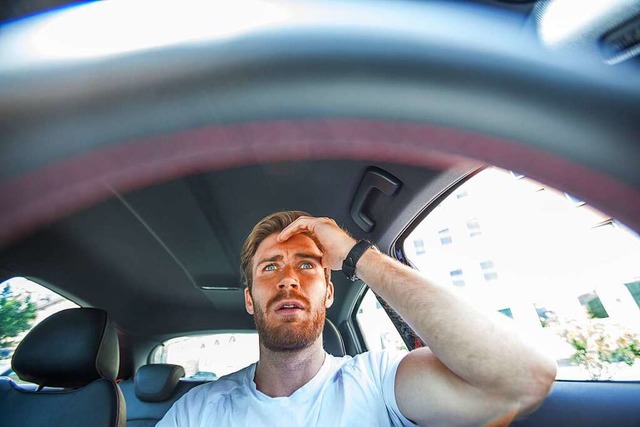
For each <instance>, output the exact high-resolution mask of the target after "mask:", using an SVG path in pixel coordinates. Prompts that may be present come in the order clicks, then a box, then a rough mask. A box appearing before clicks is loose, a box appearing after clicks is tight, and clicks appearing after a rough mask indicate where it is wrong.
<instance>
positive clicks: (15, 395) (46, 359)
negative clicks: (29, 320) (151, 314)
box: [0, 308, 126, 427]
mask: <svg viewBox="0 0 640 427" xmlns="http://www.w3.org/2000/svg"><path fill="white" fill-rule="evenodd" d="M118 365H119V353H118V338H117V335H116V331H115V328H114V326H113V324H112V323H111V322H110V321H109V319H108V318H107V313H105V312H104V311H102V310H98V309H93V308H76V309H70V310H64V311H61V312H58V313H56V314H54V315H52V316H50V317H49V318H47V319H45V320H44V321H42V322H41V323H40V324H38V325H37V326H36V327H35V328H33V329H32V330H31V332H29V334H27V336H26V337H25V338H24V339H23V340H22V342H21V343H20V345H19V346H18V348H17V349H16V351H15V352H14V355H13V359H12V363H11V366H12V369H13V371H14V372H15V373H16V374H17V375H18V377H20V378H21V379H22V380H24V381H28V382H31V383H34V384H37V385H38V386H39V389H38V390H33V389H27V388H24V387H20V386H19V385H17V384H16V383H14V382H13V381H12V380H10V379H8V378H3V379H0V425H2V426H29V427H39V426H51V427H58V426H60V427H63V426H64V427H75V426H78V427H80V426H86V427H94V426H95V427H121V426H122V427H124V426H125V423H126V407H125V402H124V398H123V396H122V393H121V392H120V390H119V389H118V387H117V385H116V383H115V377H116V373H117V371H118ZM52 388H55V389H52Z"/></svg>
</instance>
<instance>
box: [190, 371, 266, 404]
mask: <svg viewBox="0 0 640 427" xmlns="http://www.w3.org/2000/svg"><path fill="white" fill-rule="evenodd" d="M253 366H254V365H249V366H247V367H246V368H243V369H241V370H239V371H236V372H234V373H232V374H229V375H225V376H223V377H220V378H219V379H218V380H216V381H212V382H209V383H206V384H202V385H200V386H198V387H194V388H193V389H192V390H190V391H189V392H188V393H186V394H185V395H184V396H183V397H182V399H181V400H183V401H184V403H185V404H187V405H198V404H206V403H210V402H211V401H212V400H218V399H220V398H224V397H226V396H228V395H229V394H231V393H233V392H234V391H236V390H242V389H244V388H245V387H246V382H247V378H248V376H249V372H250V371H251V370H252V369H253Z"/></svg>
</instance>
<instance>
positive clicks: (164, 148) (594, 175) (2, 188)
mask: <svg viewBox="0 0 640 427" xmlns="http://www.w3.org/2000/svg"><path fill="white" fill-rule="evenodd" d="M314 159H318V160H319V159H346V160H368V161H372V162H391V163H400V164H407V165H417V166H427V167H430V168H434V167H435V168H440V169H450V168H452V167H456V165H464V166H465V167H468V165H469V164H470V162H472V161H470V160H468V159H475V160H474V161H475V162H477V161H479V162H482V163H487V164H493V165H496V166H499V167H503V168H507V169H514V170H517V171H518V172H520V173H523V174H525V175H528V176H531V177H532V178H534V179H537V180H539V181H541V182H544V183H546V184H548V185H551V186H554V187H557V188H560V189H563V190H565V191H568V192H571V193H572V194H575V195H576V196H577V197H580V198H583V199H584V200H588V201H589V203H590V204H592V205H593V206H595V207H596V208H598V207H600V208H601V209H603V208H604V210H605V211H606V212H607V213H609V214H611V215H614V216H616V217H617V218H618V219H619V220H621V221H623V222H625V223H626V224H627V225H628V226H630V227H632V228H635V229H639V228H640V219H639V218H640V197H639V196H640V191H639V190H638V189H636V188H634V187H632V186H631V185H629V184H626V183H623V182H621V181H619V180H617V179H615V178H612V177H610V176H608V175H605V174H603V173H599V172H597V171H593V170H590V169H588V168H586V167H584V166H581V165H579V164H576V163H573V162H571V161H568V160H566V159H563V158H560V157H556V156H553V155H551V154H549V153H546V152H543V151H540V150H536V149H534V148H531V147H529V146H526V145H524V144H521V143H518V142H514V141H510V140H506V139H502V138H498V137H493V136H488V135H482V134H478V133H473V132H470V131H463V130H457V129H451V128H445V127H439V126H435V125H423V124H415V123H404V122H390V121H381V120H378V121H376V120H358V119H325V120H300V121H294V120H288V121H274V122H253V123H245V124H234V125H224V126H207V127H202V128H198V129H193V130H186V131H181V132H176V133H173V134H167V135H161V136H153V137H149V138H143V139H137V140H132V141H127V142H124V143H120V144H118V145H111V146H107V147H101V148H98V149H95V150H93V151H91V152H89V153H86V154H80V155H76V156H74V157H70V158H67V159H64V160H62V161H59V162H55V163H52V164H50V165H47V166H46V167H42V168H40V169H37V170H34V171H31V172H29V173H26V174H24V175H21V176H18V177H16V178H13V179H11V180H9V181H6V182H3V183H2V184H0V194H3V208H2V212H1V213H0V224H1V225H0V245H5V244H8V243H10V242H11V241H14V240H16V239H18V238H21V237H24V236H26V235H27V234H29V233H33V232H34V231H36V230H37V229H38V228H40V227H43V226H45V225H47V224H50V223H52V222H54V221H56V220H58V219H61V218H63V217H65V216H67V215H70V214H72V213H73V212H76V211H78V210H81V209H84V208H87V207H89V206H92V205H94V204H96V203H99V202H101V201H104V200H106V199H108V198H110V197H112V196H113V192H114V191H115V192H118V193H126V192H128V191H131V190H135V189H139V188H143V187H145V186H149V185H152V184H158V183H162V182H166V181H169V180H172V179H177V178H180V177H184V176H187V175H191V174H197V173H204V172H208V171H213V170H221V169H227V168H232V167H239V166H246V165H255V164H262V163H272V162H281V161H301V160H314Z"/></svg>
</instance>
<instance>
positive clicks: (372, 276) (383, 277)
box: [158, 211, 556, 427]
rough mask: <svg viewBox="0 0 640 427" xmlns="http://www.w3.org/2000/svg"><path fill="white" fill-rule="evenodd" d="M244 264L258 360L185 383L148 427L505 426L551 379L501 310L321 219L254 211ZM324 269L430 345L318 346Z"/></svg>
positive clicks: (327, 286) (546, 363)
mask: <svg viewBox="0 0 640 427" xmlns="http://www.w3.org/2000/svg"><path fill="white" fill-rule="evenodd" d="M345 260H346V261H345ZM242 269H243V274H244V276H245V277H244V278H245V280H246V285H247V286H246V289H245V306H246V309H247V311H248V312H249V313H250V314H252V315H253V316H254V319H255V324H256V328H257V330H258V334H259V340H260V359H259V361H258V362H257V363H256V364H253V365H251V366H249V367H247V368H245V369H243V370H241V371H238V372H236V373H234V374H231V375H228V376H226V377H223V378H221V379H219V380H218V381H215V382H212V383H209V384H206V385H203V386H200V387H197V388H195V389H194V390H192V391H191V392H189V393H188V394H187V395H186V396H184V397H183V398H182V399H180V400H179V401H178V402H176V404H175V405H174V406H173V407H172V408H171V410H170V411H169V412H168V413H167V415H166V416H165V417H164V419H163V420H162V421H161V422H160V423H159V424H158V426H161V427H164V426H213V425H251V426H254V425H278V426H281V425H285V426H288V425H291V426H293V425H305V426H306V425H321V426H338V425H340V426H353V425H363V426H365V425H366V426H373V425H381V426H382V425H413V424H414V423H415V424H419V425H426V426H441V425H452V426H464V425H468V426H480V425H486V426H498V425H507V424H509V422H510V421H511V420H513V419H514V418H515V417H516V416H518V415H521V414H525V413H527V412H530V411H531V410H533V409H534V408H535V407H536V406H537V405H538V404H539V403H540V402H541V401H542V400H543V399H544V398H545V396H546V395H547V393H548V392H549V388H550V387H551V384H552V382H553V379H554V377H555V374H556V366H555V363H554V362H553V361H552V360H550V359H549V358H547V357H546V356H544V355H542V354H540V352H539V351H538V350H537V349H536V348H534V347H533V346H532V345H530V344H528V343H527V342H526V341H524V340H523V339H522V338H520V337H519V336H518V335H517V334H516V333H515V332H514V331H513V330H512V327H511V325H510V323H509V321H508V320H507V319H502V318H501V317H500V316H499V315H495V316H493V317H492V316H491V315H490V314H489V315H487V314H483V313H480V312H479V311H478V310H476V309H475V308H473V307H472V306H471V305H469V304H468V303H467V302H466V301H465V300H464V299H463V298H461V297H460V296H458V295H456V294H455V293H454V292H453V291H452V290H451V289H450V288H449V287H445V286H441V285H439V284H437V283H434V282H432V281H430V280H429V279H427V278H425V277H423V276H422V275H421V274H420V273H418V272H417V271H415V270H412V269H411V268H409V267H407V266H404V265H402V264H401V263H399V262H397V261H396V260H393V259H392V258H390V257H388V256H386V255H384V254H382V253H380V252H379V251H378V250H376V249H375V247H372V246H371V245H370V244H369V243H368V242H365V241H362V242H356V241H355V240H354V239H353V238H352V237H351V236H350V235H349V234H347V233H346V232H345V231H344V230H342V229H341V228H340V227H338V226H337V224H336V223H335V222H334V221H333V220H331V219H329V218H314V217H311V216H309V215H308V214H306V213H304V212H299V211H292V212H278V213H275V214H272V215H270V216H268V217H266V218H264V219H263V220H262V221H260V222H259V223H258V224H257V225H256V226H255V227H254V229H253V230H252V231H251V233H250V235H249V237H248V238H247V241H246V242H245V245H244V247H243V251H242ZM331 270H343V271H345V273H346V274H347V275H348V276H349V277H352V276H354V275H355V276H357V277H358V278H360V279H362V280H363V281H364V282H365V283H367V285H368V286H369V287H370V288H371V289H372V290H373V291H375V292H376V293H377V294H378V295H380V296H381V297H382V298H383V299H384V300H385V301H387V302H388V303H389V304H390V305H391V306H392V307H393V308H394V309H395V310H396V311H397V312H398V313H399V314H400V315H401V316H402V317H403V319H404V320H405V321H406V322H407V323H408V324H409V325H410V326H411V327H412V328H413V329H414V331H416V332H417V333H418V334H419V335H420V337H422V338H423V339H424V340H425V342H426V343H427V344H428V346H429V348H420V349H416V350H414V351H412V352H410V353H408V354H407V355H405V356H403V355H398V356H394V355H392V354H389V353H387V352H377V353H373V352H370V353H364V354H361V355H358V356H356V357H354V358H351V357H349V356H347V357H344V358H336V357H333V356H330V355H328V354H327V353H326V352H325V351H324V350H323V347H322V330H323V326H324V320H325V312H326V309H327V308H328V307H330V306H331V304H332V303H333V290H334V289H333V284H332V282H331V280H330V271H331Z"/></svg>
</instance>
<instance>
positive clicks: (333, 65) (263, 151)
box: [0, 4, 640, 339]
mask: <svg viewBox="0 0 640 427" xmlns="http://www.w3.org/2000/svg"><path fill="white" fill-rule="evenodd" d="M352 6H353V5H352ZM327 7H329V6H327ZM330 7H332V8H340V7H341V6H340V5H339V4H332V5H331V6H330ZM358 7H359V6H357V7H356V8H355V9H356V10H351V12H350V13H352V14H353V16H352V18H353V17H355V16H356V15H357V13H356V12H357V11H358ZM363 7H364V6H363ZM399 7H400V6H399ZM402 7H405V6H402ZM402 7H400V8H401V9H402ZM413 11H414V9H413V8H407V10H401V11H400V12H398V13H400V14H402V13H409V12H413ZM426 12H430V13H431V14H433V15H436V17H437V15H438V13H445V12H446V13H450V12H451V11H450V10H449V9H446V8H442V6H438V5H434V6H429V7H428V8H427V9H425V19H427V20H428V19H435V18H433V15H431V14H429V15H427V14H426ZM461 13H463V14H464V13H466V12H464V11H462V12H461ZM349 16H350V15H349ZM349 16H346V17H345V18H344V19H345V22H343V23H342V24H341V25H343V27H341V30H342V32H337V35H336V34H335V33H333V34H329V33H327V32H326V31H325V29H326V28H325V27H322V25H320V24H318V25H317V26H313V25H311V26H310V27H309V28H305V29H304V31H302V30H299V29H298V30H296V31H297V32H293V33H292V32H291V31H290V30H288V29H286V30H287V31H289V32H286V35H287V37H285V38H283V37H282V35H281V34H278V33H277V31H273V29H270V30H269V31H267V32H265V33H262V34H260V35H261V37H257V36H255V35H253V36H252V37H250V38H248V39H243V38H242V37H237V38H235V39H232V40H225V41H224V42H218V43H211V44H203V45H201V46H197V47H193V46H192V47H190V48H189V49H187V50H181V49H177V50H176V49H167V50H166V51H164V50H158V51H153V52H141V53H140V54H132V55H130V56H126V57H120V58H111V59H105V60H104V61H102V62H99V63H95V62H86V63H83V62H79V63H73V64H67V65H68V66H65V67H57V66H52V67H50V68H46V67H45V68H40V69H34V70H29V71H28V72H16V71H15V70H13V71H12V69H11V64H5V66H4V68H1V69H0V82H1V83H2V84H0V88H1V89H0V95H2V96H0V130H1V131H2V135H3V146H2V147H3V148H2V149H3V155H2V156H1V162H2V163H1V164H2V168H1V169H0V170H1V171H2V172H1V174H2V179H3V181H2V184H1V185H2V187H0V188H1V192H0V193H1V194H2V198H3V208H2V212H1V213H2V216H1V218H2V226H1V227H0V242H1V243H2V244H3V245H4V247H3V250H2V253H1V254H0V267H1V268H2V270H0V271H2V276H3V277H4V278H9V277H12V276H13V275H23V276H26V277H31V278H33V279H34V280H35V281H39V282H41V283H43V284H44V285H47V286H50V287H51V288H52V289H54V290H58V291H60V292H61V293H62V294H63V295H66V296H69V297H71V298H72V299H74V300H76V301H78V302H80V303H84V304H88V305H92V306H97V307H100V308H104V309H105V310H107V311H108V312H109V314H110V315H111V317H112V318H113V319H114V320H115V321H116V322H117V324H118V326H119V327H120V328H121V330H123V331H125V332H126V333H127V334H129V335H140V336H146V337H150V338H153V339H162V338H164V337H168V336H172V335H175V334H179V333H190V332H196V331H204V330H211V329H233V328H241V329H243V328H251V327H252V321H251V318H250V317H249V316H248V315H247V314H246V313H245V312H244V308H243V302H242V298H241V288H242V284H241V283H240V278H239V268H238V265H239V262H238V258H239V251H240V247H241V245H242V242H243V240H244V238H245V237H246V235H247V233H248V232H249V230H250V229H251V227H252V226H253V224H255V222H256V221H257V220H259V219H260V218H261V217H263V216H264V215H266V214H268V213H270V212H272V211H276V210H282V209H302V210H307V211H309V212H311V213H312V214H314V215H325V216H331V217H333V218H335V219H336V220H337V221H338V223H340V224H342V225H343V226H345V227H346V228H347V229H349V230H350V231H351V232H352V233H354V235H356V236H357V237H366V238H368V239H371V240H374V241H376V242H377V243H378V244H379V245H380V246H381V248H382V249H384V250H389V251H393V250H395V249H397V248H395V247H394V245H395V243H396V239H397V238H398V236H399V235H400V234H401V233H402V232H403V231H404V230H405V228H406V227H407V224H409V223H410V222H411V220H412V219H414V218H416V217H418V216H419V215H420V214H421V213H422V211H423V209H424V207H425V205H426V204H427V203H428V202H429V201H432V200H435V199H436V198H438V197H439V196H440V195H442V194H443V193H445V192H446V191H447V190H448V189H449V188H450V186H452V185H454V184H455V183H456V182H459V181H460V180H461V179H462V178H463V177H465V176H467V175H468V174H470V173H472V172H473V171H475V170H476V169H477V168H478V167H480V166H481V165H482V164H495V165H497V166H501V167H506V168H512V169H514V170H517V171H519V172H521V173H524V174H527V175H530V176H532V177H533V178H536V179H538V180H541V181H543V182H545V183H547V184H550V185H553V186H556V187H558V188H560V189H563V190H566V191H570V192H571V193H573V194H575V195H576V196H578V197H580V198H581V199H583V200H585V201H588V202H590V203H591V204H593V205H594V206H596V207H600V208H603V209H604V210H606V211H607V212H608V213H610V214H612V215H615V216H617V217H618V218H619V219H621V220H623V221H624V222H625V223H627V224H628V225H629V226H631V227H632V228H634V229H636V230H637V229H640V197H638V196H639V190H638V188H640V176H639V174H638V172H637V167H636V163H637V159H638V158H640V156H638V152H639V147H638V144H637V141H638V140H640V138H638V126H637V123H638V122H637V120H638V99H640V89H639V86H637V85H634V83H637V81H638V79H637V77H635V76H634V75H632V74H628V73H627V74H625V73H626V71H625V70H622V71H620V73H621V74H620V75H613V74H614V73H610V72H609V70H607V72H606V73H605V72H604V71H603V69H601V68H599V67H598V66H597V65H596V64H594V63H593V62H590V61H588V60H586V61H585V62H584V63H581V64H583V65H585V67H584V68H582V69H580V68H578V67H575V66H574V65H572V64H573V62H572V61H573V60H566V59H558V58H552V59H549V58H547V57H545V56H543V55H542V54H541V52H540V51H539V50H538V49H537V48H536V47H535V46H534V45H533V44H532V43H531V41H522V43H523V44H524V45H526V49H525V50H523V49H522V48H521V49H516V48H513V47H509V48H504V49H503V48H497V49H494V50H492V48H495V47H496V46H497V44H496V43H497V42H496V40H500V39H501V37H505V35H507V34H511V33H510V31H513V29H514V28H516V27H517V25H515V23H511V24H510V23H504V22H503V23H501V24H500V25H499V26H495V25H494V24H495V21H494V19H495V16H488V15H487V16H483V15H482V14H475V12H474V14H473V15H469V14H467V15H465V19H464V20H462V21H460V22H458V23H455V22H453V23H452V26H456V25H457V26H458V27H463V26H466V25H469V22H470V21H469V20H471V22H473V23H474V24H476V25H478V26H479V28H489V27H491V28H492V32H491V33H486V34H482V37H478V40H474V42H473V43H471V44H470V45H460V44H459V43H458V42H459V41H460V37H464V36H461V35H459V34H458V35H455V36H453V38H447V37H446V36H447V34H449V32H450V31H451V28H448V29H444V28H438V27H436V28H427V29H421V28H420V26H418V27H416V28H415V31H416V32H415V33H413V34H407V33H405V32H394V28H387V30H390V34H391V36H390V35H388V34H387V37H385V38H379V39H375V40H374V41H375V42H379V43H381V44H380V45H376V43H373V45H371V44H369V43H367V44H363V43H364V41H367V40H368V41H371V37H372V34H374V33H375V28H373V29H372V28H362V27H353V28H352V27H349V26H348V18H349ZM447 16H449V15H447ZM358 19H360V20H361V19H362V17H361V16H359V17H358ZM358 22H361V21H358ZM372 22H373V21H372ZM392 24H393V22H392ZM512 24H513V25H512ZM385 25H386V24H385ZM403 28H404V29H406V28H405V27H403V26H402V25H400V24H398V30H400V29H403ZM399 35H402V37H400V36H399ZM467 35H468V34H467ZM382 42H384V43H382ZM363 46H368V47H367V48H366V49H364V48H363ZM371 46H373V47H371ZM443 46H444V47H443ZM417 48H420V51H421V52H422V53H423V54H422V55H421V56H420V58H417V57H416V54H415V52H416V49H417ZM259 52H269V54H270V55H271V56H260V55H257V53H259ZM523 52H524V53H523ZM236 53H237V54H238V56H237V57H235V56H234V55H235V54H236ZM251 54H254V55H255V56H251ZM203 57H206V59H203ZM220 58H224V59H225V60H224V61H220ZM176 60H180V62H179V63H180V67H175V61H176ZM53 65H56V64H53ZM203 65H206V66H203ZM150 76H153V78H150ZM620 76H623V77H624V79H621V78H620ZM44 77H46V78H44ZM91 81H93V82H95V84H87V82H91ZM203 94H206V95H207V96H206V97H205V96H203ZM205 113H206V114H205ZM469 159H474V160H469ZM370 166H377V167H380V168H382V169H384V170H386V171H388V172H389V173H391V174H393V175H394V176H396V177H397V178H399V179H400V181H401V182H402V188H401V191H400V192H399V193H398V194H397V195H396V196H394V197H392V198H389V197H386V196H384V195H382V194H378V193H376V194H375V195H374V197H373V198H372V199H371V203H370V205H369V206H368V210H369V211H370V213H371V214H372V216H373V217H374V218H375V219H376V226H375V228H374V229H373V230H372V232H370V233H365V232H363V231H362V230H360V229H359V228H358V227H357V225H356V224H355V223H354V222H353V219H352V218H351V216H350V210H351V206H352V200H353V197H354V193H355V191H356V189H357V187H358V184H359V183H360V181H361V179H362V176H363V174H364V173H365V171H366V170H367V168H368V167H370ZM334 281H335V284H336V290H337V295H336V300H337V302H336V304H335V305H334V307H332V308H331V310H330V311H329V317H330V318H332V319H334V320H336V322H337V323H341V322H344V321H345V320H346V319H347V317H348V316H349V315H350V314H351V313H352V309H353V305H354V303H355V301H356V300H357V299H358V298H359V296H360V295H361V294H362V290H363V285H362V284H355V285H351V284H349V283H347V282H346V280H345V279H344V278H343V277H341V275H340V273H337V274H336V273H334ZM202 287H224V288H230V289H225V290H222V289H218V290H215V289H214V290H206V289H202Z"/></svg>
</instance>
